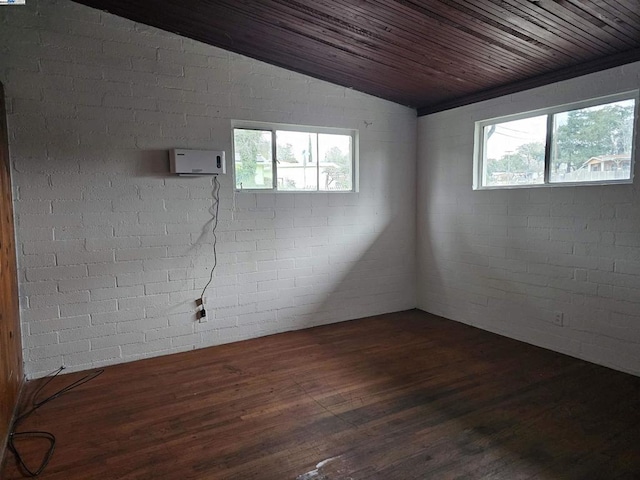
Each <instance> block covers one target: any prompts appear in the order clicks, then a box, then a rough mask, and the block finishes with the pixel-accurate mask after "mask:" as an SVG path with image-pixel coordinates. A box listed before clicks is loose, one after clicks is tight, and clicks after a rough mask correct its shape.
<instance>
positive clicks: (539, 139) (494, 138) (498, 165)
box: [482, 115, 547, 187]
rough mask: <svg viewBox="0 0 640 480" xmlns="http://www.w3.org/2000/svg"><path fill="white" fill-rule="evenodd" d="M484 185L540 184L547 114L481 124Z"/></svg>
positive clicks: (542, 174) (542, 172)
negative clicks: (482, 126)
mask: <svg viewBox="0 0 640 480" xmlns="http://www.w3.org/2000/svg"><path fill="white" fill-rule="evenodd" d="M483 134H484V159H483V172H482V177H483V179H482V184H483V185H484V186H488V187H490V186H508V185H537V184H541V183H544V146H545V142H546V137H547V116H546V115H541V116H538V117H531V118H525V119H522V120H514V121H511V122H504V123H496V124H494V125H487V126H485V127H484V131H483Z"/></svg>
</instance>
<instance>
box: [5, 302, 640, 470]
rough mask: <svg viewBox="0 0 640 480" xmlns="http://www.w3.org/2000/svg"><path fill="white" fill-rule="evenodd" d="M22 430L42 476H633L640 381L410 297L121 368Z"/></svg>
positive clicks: (639, 431)
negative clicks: (438, 312)
mask: <svg viewBox="0 0 640 480" xmlns="http://www.w3.org/2000/svg"><path fill="white" fill-rule="evenodd" d="M79 376H81V374H70V375H65V376H60V377H58V378H56V379H55V380H54V381H53V382H51V384H50V385H49V386H47V388H46V389H45V390H44V391H43V392H42V393H41V394H40V397H44V396H46V395H47V393H50V392H53V391H55V390H56V389H57V388H58V387H60V386H62V385H64V384H67V383H69V382H70V381H72V380H73V379H75V378H76V377H79ZM41 382H42V380H37V381H33V382H29V383H28V385H27V387H26V393H27V394H26V396H25V397H27V398H28V397H29V396H32V395H33V392H34V391H35V390H36V389H37V388H38V386H39V385H41ZM24 407H25V405H23V408H24ZM21 429H39V430H47V431H49V432H52V433H54V434H55V435H56V437H57V439H58V443H57V446H56V450H55V453H54V455H53V458H52V460H51V463H50V464H49V466H48V467H47V469H46V470H45V471H44V473H43V474H42V475H41V477H39V478H42V479H55V480H74V479H83V480H85V479H102V480H105V479H181V480H182V479H234V480H244V479H256V480H286V479H298V480H314V479H315V480H320V479H321V480H338V479H339V480H348V479H351V480H360V479H367V480H371V479H380V480H393V479H398V480H409V479H449V478H457V479H485V478H491V479H505V480H515V479H529V478H531V479H554V480H555V479H634V478H640V378H638V377H634V376H631V375H626V374H623V373H620V372H616V371H613V370H609V369H607V368H603V367H599V366H596V365H592V364H589V363H586V362H583V361H580V360H576V359H574V358H570V357H567V356H564V355H560V354H557V353H553V352H550V351H546V350H543V349H540V348H536V347H532V346H529V345H526V344H523V343H519V342H517V341H514V340H510V339H507V338H503V337H499V336H497V335H493V334H491V333H487V332H484V331H482V330H478V329H475V328H471V327H468V326H465V325H462V324H459V323H456V322H452V321H448V320H444V319H442V318H439V317H435V316H433V315H429V314H426V313H424V312H420V311H407V312H401V313H395V314H389V315H381V316H377V317H371V318H366V319H362V320H356V321H352V322H347V323H341V324H335V325H330V326H323V327H318V328H313V329H309V330H303V331H298V332H291V333H285V334H281V335H275V336H271V337H266V338H260V339H256V340H250V341H245V342H239V343H235V344H230V345H223V346H219V347H214V348H209V349H206V350H198V351H193V352H188V353H184V354H178V355H171V356H165V357H160V358H155V359H150V360H144V361H139V362H135V363H129V364H124V365H117V366H113V367H108V368H107V369H106V371H105V372H104V373H103V374H102V375H101V376H99V377H98V378H96V379H94V380H93V381H91V382H90V383H87V384H85V385H83V386H81V387H79V388H77V389H76V390H73V391H72V392H69V393H67V394H65V395H64V396H61V397H60V398H58V399H56V400H54V401H53V402H51V403H49V404H47V405H45V406H43V407H42V408H41V409H40V410H38V411H37V413H36V414H35V415H33V416H32V417H31V418H29V419H28V420H27V421H25V423H24V425H22V426H21ZM38 447H40V448H38ZM42 447H43V445H39V446H37V445H35V442H29V441H28V440H24V441H23V443H22V444H21V448H22V449H23V451H24V452H25V455H27V456H28V458H30V459H32V460H31V461H32V462H34V463H37V462H38V461H39V458H36V457H35V456H36V455H37V454H38V453H39V452H40V455H41V452H42V451H43V449H42ZM2 478H4V479H7V480H10V479H16V478H22V476H21V474H20V473H19V471H18V470H17V469H16V466H15V461H14V459H13V456H12V455H11V454H8V455H7V458H6V460H5V465H4V466H3V470H2Z"/></svg>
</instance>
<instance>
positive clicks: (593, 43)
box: [490, 0, 615, 55]
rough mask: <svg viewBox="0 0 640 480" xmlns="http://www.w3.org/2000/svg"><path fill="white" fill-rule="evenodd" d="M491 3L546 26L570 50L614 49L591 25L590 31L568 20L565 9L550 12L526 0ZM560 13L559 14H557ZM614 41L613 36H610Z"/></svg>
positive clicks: (585, 51)
mask: <svg viewBox="0 0 640 480" xmlns="http://www.w3.org/2000/svg"><path fill="white" fill-rule="evenodd" d="M490 1H491V2H492V3H494V4H496V3H498V4H500V5H501V6H502V7H504V8H505V9H506V10H507V11H509V12H512V13H513V14H516V15H519V14H522V15H524V16H526V17H527V18H529V19H530V21H532V22H534V23H536V24H538V25H540V26H542V27H543V28H547V29H548V30H549V31H550V32H551V33H552V34H555V35H558V36H562V37H563V38H564V39H566V40H567V41H569V42H571V44H572V45H573V47H572V52H574V54H579V53H578V52H583V53H582V55H585V54H588V53H591V54H606V53H609V52H611V51H613V50H614V47H613V46H612V45H611V44H610V43H609V42H607V41H606V40H603V39H602V38H600V36H599V35H595V34H594V32H593V26H591V30H592V32H591V33H589V32H588V31H587V32H585V31H583V30H582V29H581V28H580V27H578V26H576V25H575V24H574V23H572V22H571V21H568V20H567V19H566V18H565V16H566V13H567V12H566V10H564V9H561V8H558V9H556V13H555V14H554V13H551V12H549V11H548V10H547V9H544V8H540V7H539V6H538V5H539V3H533V2H530V1H528V0H499V1H497V0H490ZM559 14H560V15H559ZM612 40H614V41H615V38H612Z"/></svg>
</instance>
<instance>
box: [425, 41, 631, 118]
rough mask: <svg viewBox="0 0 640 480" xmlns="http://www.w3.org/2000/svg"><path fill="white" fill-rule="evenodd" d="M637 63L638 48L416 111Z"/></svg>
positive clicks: (428, 111) (447, 107) (438, 109)
mask: <svg viewBox="0 0 640 480" xmlns="http://www.w3.org/2000/svg"><path fill="white" fill-rule="evenodd" d="M638 61H640V48H638V49H636V50H631V51H629V52H624V53H621V54H616V55H612V56H610V57H606V58H601V59H597V60H595V61H592V62H588V63H583V64H581V65H579V66H576V67H570V68H565V69H563V70H558V71H555V72H551V73H547V74H545V75H541V76H540V77H534V78H528V79H526V80H522V81H520V82H515V83H512V84H510V85H503V86H500V87H498V88H494V89H490V90H487V91H484V92H478V93H475V94H473V95H469V96H468V97H461V98H456V99H454V100H450V101H445V102H442V103H438V104H433V105H430V106H427V107H422V108H419V109H418V116H423V115H430V114H432V113H437V112H442V111H444V110H450V109H452V108H457V107H462V106H464V105H470V104H472V103H477V102H482V101H485V100H490V99H492V98H497V97H502V96H504V95H511V94H513V93H517V92H522V91H525V90H530V89H532V88H537V87H541V86H544V85H549V84H551V83H556V82H561V81H563V80H568V79H570V78H575V77H580V76H582V75H588V74H590V73H594V72H599V71H601V70H606V69H609V68H614V67H619V66H620V65H625V64H627V63H633V62H638Z"/></svg>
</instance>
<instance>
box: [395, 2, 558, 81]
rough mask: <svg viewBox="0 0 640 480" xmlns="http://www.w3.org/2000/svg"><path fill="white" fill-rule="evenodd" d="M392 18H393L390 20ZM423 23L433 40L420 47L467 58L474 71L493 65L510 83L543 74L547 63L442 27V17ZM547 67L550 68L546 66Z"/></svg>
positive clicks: (466, 33) (426, 16)
mask: <svg viewBox="0 0 640 480" xmlns="http://www.w3.org/2000/svg"><path fill="white" fill-rule="evenodd" d="M409 14H413V16H415V11H413V10H406V9H405V16H406V15H409ZM391 16H392V15H390V17H391ZM421 18H423V22H424V23H426V24H427V25H428V26H429V34H428V35H430V37H431V38H426V37H425V38H424V39H423V40H421V41H420V43H418V45H419V46H421V47H425V48H427V49H428V50H429V51H434V50H435V51H439V52H442V53H449V52H453V51H455V52H457V56H455V57H452V58H453V59H457V58H459V57H458V55H459V56H462V57H463V58H468V59H469V63H471V65H472V66H473V67H475V69H478V70H480V69H483V68H484V66H485V65H491V66H493V67H494V68H498V69H500V73H501V74H502V75H504V74H508V75H509V77H510V80H509V79H507V80H506V81H512V80H513V79H514V77H515V78H518V75H522V72H525V71H526V72H527V73H526V74H527V75H529V76H531V75H537V74H539V73H540V72H541V71H544V69H545V66H546V65H547V64H548V63H547V62H545V61H543V60H539V59H534V58H533V57H531V56H527V54H525V53H524V52H518V51H517V50H515V49H513V48H511V47H509V46H505V45H500V44H497V43H496V42H493V41H491V43H488V42H489V41H490V39H489V38H488V37H487V41H485V42H483V41H482V40H481V39H480V38H479V37H478V36H474V35H473V34H472V33H471V32H470V31H467V30H465V31H463V30H459V29H456V28H454V27H453V26H452V25H450V24H443V23H442V21H441V20H439V18H441V17H439V16H437V15H436V16H435V17H434V16H433V15H432V16H428V15H425V16H422V17H421ZM498 58H499V59H501V61H500V62H496V59H498ZM546 68H548V67H546ZM493 82H496V83H502V82H500V79H497V78H493Z"/></svg>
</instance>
